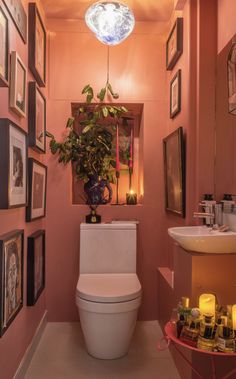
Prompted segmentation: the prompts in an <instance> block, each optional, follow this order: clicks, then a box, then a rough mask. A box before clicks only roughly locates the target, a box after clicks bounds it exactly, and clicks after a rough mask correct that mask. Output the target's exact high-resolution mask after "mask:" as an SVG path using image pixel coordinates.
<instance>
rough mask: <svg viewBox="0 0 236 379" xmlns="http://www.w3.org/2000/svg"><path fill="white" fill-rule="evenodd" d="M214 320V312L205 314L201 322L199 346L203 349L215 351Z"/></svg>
mask: <svg viewBox="0 0 236 379" xmlns="http://www.w3.org/2000/svg"><path fill="white" fill-rule="evenodd" d="M213 330H214V321H213V314H205V315H203V319H202V321H201V324H200V334H199V337H198V343H197V347H198V348H199V349H202V350H208V351H213V350H214V343H215V339H214V333H213Z"/></svg>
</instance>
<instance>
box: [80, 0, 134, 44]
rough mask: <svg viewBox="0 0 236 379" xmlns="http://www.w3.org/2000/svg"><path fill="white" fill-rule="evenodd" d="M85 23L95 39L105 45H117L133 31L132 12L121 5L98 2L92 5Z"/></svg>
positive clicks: (113, 2) (112, 2) (118, 3)
mask: <svg viewBox="0 0 236 379" xmlns="http://www.w3.org/2000/svg"><path fill="white" fill-rule="evenodd" d="M85 21H86V24H87V25H88V27H89V28H90V29H91V30H92V32H94V33H95V35H96V37H97V39H98V40H99V41H100V42H102V43H104V44H106V45H117V44H119V43H121V42H122V41H124V40H125V39H126V38H127V37H128V36H129V35H130V33H131V32H132V31H133V28H134V25H135V19H134V14H133V12H132V11H131V10H130V9H129V7H128V6H127V5H125V4H123V3H120V2H116V1H110V2H109V1H108V2H106V1H98V2H97V3H94V4H92V5H91V6H90V7H89V8H88V10H87V12H86V14H85Z"/></svg>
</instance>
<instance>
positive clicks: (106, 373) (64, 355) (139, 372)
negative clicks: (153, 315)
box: [25, 321, 180, 379]
mask: <svg viewBox="0 0 236 379" xmlns="http://www.w3.org/2000/svg"><path fill="white" fill-rule="evenodd" d="M161 336H162V332H161V329H160V327H159V325H158V323H157V322H156V321H148V322H138V323H137V327H136V331H135V334H134V337H133V341H132V344H131V347H130V351H129V353H128V355H127V356H125V357H123V358H121V359H116V360H99V359H95V358H92V357H91V356H90V355H88V354H87V352H86V351H85V347H84V341H83V336H82V332H81V329H80V325H79V324H78V323H48V324H47V326H46V329H45V331H44V334H43V336H42V339H41V341H40V343H39V346H38V348H37V350H36V353H35V355H34V357H33V360H32V362H31V364H30V367H29V369H28V371H27V374H26V376H25V379H157V378H159V379H179V378H180V376H179V375H178V373H177V370H176V368H175V365H174V363H173V360H172V358H171V356H170V353H169V351H168V350H166V351H162V352H158V351H157V349H156V346H157V341H158V340H159V339H160V338H161Z"/></svg>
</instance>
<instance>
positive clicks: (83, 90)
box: [81, 84, 91, 94]
mask: <svg viewBox="0 0 236 379" xmlns="http://www.w3.org/2000/svg"><path fill="white" fill-rule="evenodd" d="M90 88H91V86H90V84H87V85H86V86H85V87H84V88H83V89H82V92H81V93H82V94H84V93H87V92H88V91H89V89H90Z"/></svg>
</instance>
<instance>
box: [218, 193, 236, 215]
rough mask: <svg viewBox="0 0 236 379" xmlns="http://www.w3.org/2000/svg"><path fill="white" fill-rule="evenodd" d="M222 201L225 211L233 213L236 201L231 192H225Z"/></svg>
mask: <svg viewBox="0 0 236 379" xmlns="http://www.w3.org/2000/svg"><path fill="white" fill-rule="evenodd" d="M221 203H222V204H223V212H224V213H231V212H232V210H233V207H234V205H235V201H234V200H233V197H232V194H231V193H225V194H224V196H223V200H221Z"/></svg>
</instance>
